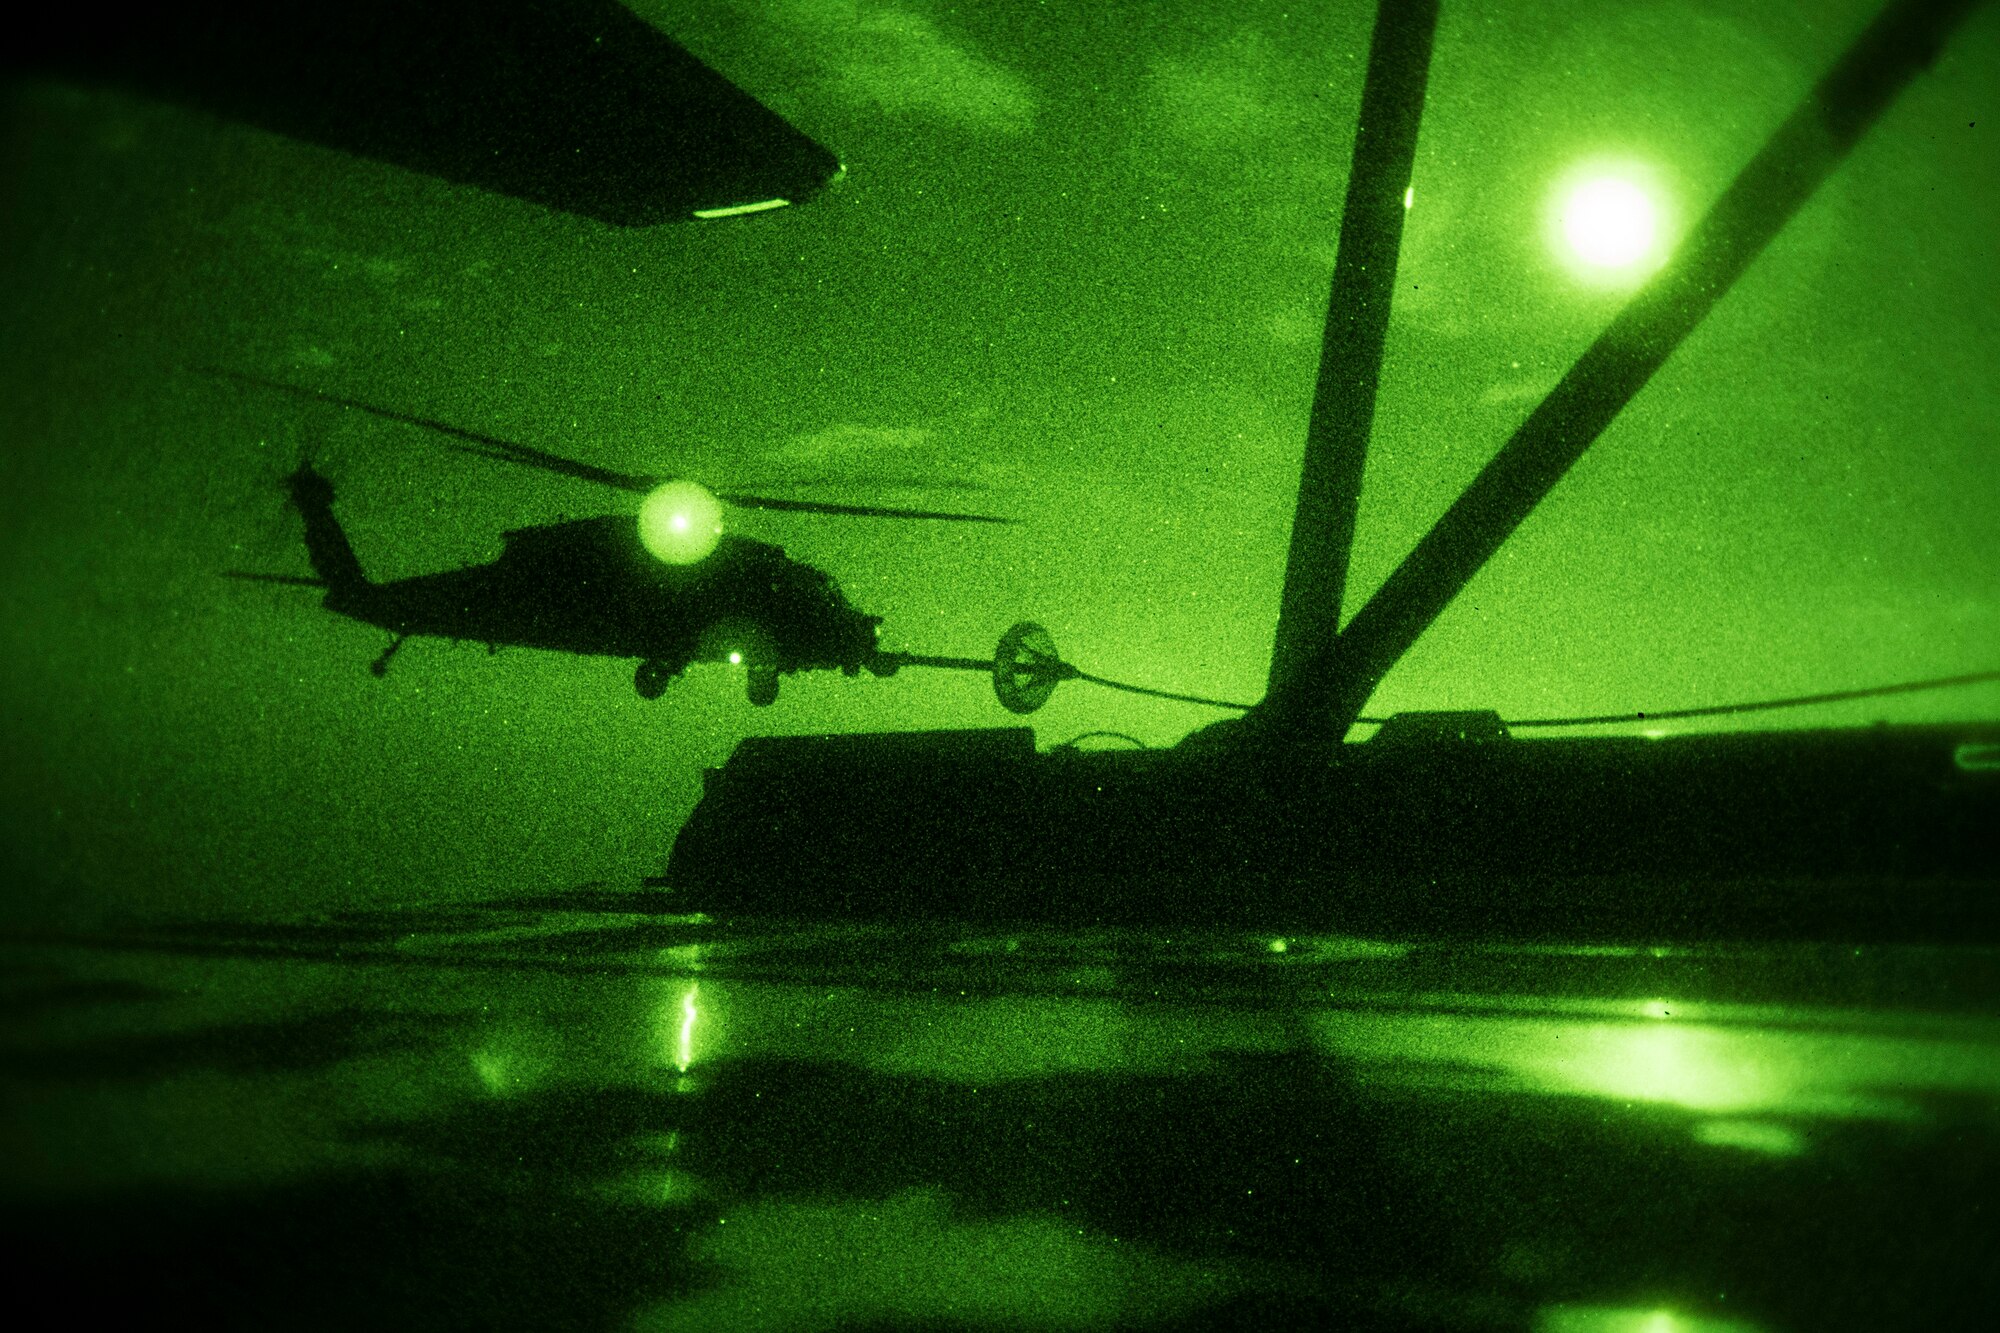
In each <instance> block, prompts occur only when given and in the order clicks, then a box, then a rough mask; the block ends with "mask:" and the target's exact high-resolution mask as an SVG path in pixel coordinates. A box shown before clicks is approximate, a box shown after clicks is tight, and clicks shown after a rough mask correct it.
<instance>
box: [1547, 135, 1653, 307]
mask: <svg viewBox="0 0 2000 1333" xmlns="http://www.w3.org/2000/svg"><path fill="white" fill-rule="evenodd" d="M1657 174H1658V173H1657V172H1656V171H1654V170H1653V169H1651V168H1649V167H1647V166H1645V165H1644V164H1643V163H1638V162H1630V161H1604V160H1599V161H1595V162H1586V163H1579V164H1578V165H1577V166H1576V167H1574V168H1573V169H1572V170H1570V171H1569V172H1567V173H1565V174H1564V175H1563V177H1562V178H1561V179H1560V180H1558V181H1557V182H1556V185H1555V189H1554V190H1553V191H1552V192H1551V194H1550V198H1549V211H1548V214H1547V218H1548V242H1549V245H1550V248H1552V249H1553V250H1554V251H1555V252H1556V254H1557V255H1558V256H1559V257H1560V258H1561V259H1562V261H1563V263H1564V264H1565V265H1567V266H1568V267H1569V269H1570V270H1571V271H1572V272H1573V273H1575V274H1576V276H1578V277H1579V278H1582V279H1584V280H1585V281H1588V282H1591V283H1594V284H1599V285H1610V286H1626V285H1630V284H1633V283H1637V282H1639V281H1642V280H1643V279H1645V278H1646V277H1648V276H1650V275H1651V274H1652V273H1653V272H1654V271H1655V270H1656V269H1658V268H1659V267H1660V265H1661V264H1662V263H1664V262H1665V261H1666V257H1667V250H1668V247H1669V245H1670V243H1671V242H1670V238H1669V236H1668V234H1667V233H1668V229H1669V228H1668V219H1667V216H1666V212H1667V210H1666V205H1665V203H1664V195H1663V193H1662V191H1661V190H1660V189H1659V186H1658V182H1657V179H1656V177H1657Z"/></svg>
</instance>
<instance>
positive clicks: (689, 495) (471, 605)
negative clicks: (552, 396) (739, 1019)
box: [204, 370, 1014, 707]
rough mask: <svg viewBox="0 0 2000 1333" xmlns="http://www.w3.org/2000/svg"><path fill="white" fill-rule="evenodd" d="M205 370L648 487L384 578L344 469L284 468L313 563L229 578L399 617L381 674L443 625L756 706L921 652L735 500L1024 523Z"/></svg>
mask: <svg viewBox="0 0 2000 1333" xmlns="http://www.w3.org/2000/svg"><path fill="white" fill-rule="evenodd" d="M204 373H208V374H213V375H218V376H221V377H224V378H229V379H234V380H238V381H241V382H244V383H248V384H253V385H257V386H260V387H264V388H268V389H274V390H277V391H280V392H284V393H289V394H293V395H296V396H299V397H304V398H310V399H313V400H316V401H320V402H329V403H335V404H338V405H341V406H344V407H351V408H358V409H360V410H362V411H364V412H368V413H370V414H372V415H375V416H378V417H382V418H385V419H388V420H392V421H399V422H404V423H407V424H411V425H417V426H421V427H424V428H425V429H428V430H432V431H436V432H438V433H441V434H444V435H447V436H450V437H453V438H454V440H456V441H457V443H454V444H453V445H451V446H450V447H452V448H455V449H458V450H460V451H461V452H466V453H472V454H476V455H479V456H482V457H487V458H493V459H497V460H500V461H503V462H508V463H514V464H517V465H520V466H524V467H532V468H536V469H538V470H541V471H544V472H550V473H554V474H556V475H559V476H567V477H576V478H580V479H582V480H586V481H592V482H596V483H598V484H600V485H604V486H609V487H612V488H614V489H618V490H623V491H628V492H633V493H636V494H641V495H644V496H645V497H646V500H645V502H644V504H643V505H642V507H641V510H640V513H639V515H638V516H637V518H636V520H635V519H634V517H633V516H631V515H627V514H608V515H600V516H597V517H592V518H582V519H573V520H568V521H564V522H558V523H550V524H542V525H539V526H534V527H524V528H515V529H512V530H510V531H507V532H504V533H502V534H501V540H502V543H503V546H502V549H501V553H500V555H499V556H498V557H497V558H496V559H494V560H492V561H489V562H488V563H485V564H480V565H470V566H465V567H462V568H458V569H449V570H442V571H439V572H436V573H430V574H419V575H415V576H413V577H409V578H402V579H393V580H387V581H380V582H378V581H376V580H373V579H370V578H369V577H368V576H367V574H366V573H365V572H364V570H363V568H362V565H361V561H360V559H359V557H358V556H357V555H356V554H355V551H354V547H353V545H352V544H351V543H350V542H349V540H348V537H347V534H346V532H345V530H344V529H343V528H342V527H341V525H340V521H339V520H338V519H337V518H336V517H335V516H334V513H333V499H334V487H333V482H332V481H331V480H330V479H329V478H327V477H326V476H325V475H324V474H322V473H321V472H320V471H318V469H316V468H315V467H314V466H312V464H311V463H309V462H302V463H300V465H299V466H298V468H297V469H296V470H294V471H293V472H292V474H291V475H290V477H288V478H287V480H286V485H287V489H288V492H289V498H290V501H291V504H292V506H293V507H294V508H295V509H297V510H298V512H299V514H300V516H301V517H302V518H303V520H304V524H305V545H306V555H307V558H308V559H309V561H310V562H311V564H312V569H313V574H312V577H310V578H307V577H304V576H299V575H289V574H265V573H250V572H241V571H227V574H228V577H231V578H237V579H247V580H252V581H256V582H266V583H280V584H289V585H293V586H304V587H317V588H324V589H325V590H326V597H325V600H324V602H323V605H324V606H325V608H326V609H327V610H329V611H332V612H334V613H335V614H337V615H342V616H346V617H348V618H349V619H352V620H358V621H361V622H362V623H364V624H368V625H374V626H377V627H379V628H381V629H384V630H387V631H388V632H389V634H390V635H391V638H390V641H389V646H388V647H387V648H385V649H384V650H383V651H382V653H381V655H380V656H378V657H377V658H376V659H375V660H374V662H373V663H371V664H370V670H371V671H373V672H374V674H375V675H376V676H378V677H380V676H384V675H386V674H387V673H388V669H389V663H390V661H391V660H392V659H393V658H394V657H395V655H396V653H397V652H398V650H400V649H401V648H402V646H403V644H404V642H405V641H407V640H408V639H411V638H415V637H423V636H429V637H435V638H443V639H452V640H458V641H463V642H474V643H484V644H486V645H487V648H488V651H490V652H497V651H498V650H499V649H500V648H501V647H502V646H508V647H526V648H541V649H548V650H551V651H555V652H564V653H573V654H578V655H584V656H603V657H624V658H636V659H637V660H638V665H637V667H636V669H635V670H634V672H633V677H632V684H633V688H634V689H635V690H637V691H638V693H639V695H640V697H641V698H645V699H657V698H659V697H660V696H661V695H662V694H664V693H665V692H666V689H667V687H668V686H669V685H670V684H672V683H673V681H674V680H675V679H676V678H677V677H679V676H680V675H681V674H682V673H683V672H685V671H686V670H687V668H688V667H689V666H691V665H693V664H694V663H697V662H717V663H728V664H730V665H734V666H741V667H743V668H744V670H745V679H746V692H747V695H748V697H749V700H750V702H751V703H752V704H755V705H757V706H759V707H764V706H768V705H770V704H772V703H774V702H776V701H777V698H778V682H779V678H780V677H781V676H784V675H786V674H789V673H792V672H799V671H827V670H838V671H840V672H842V673H844V674H846V675H848V676H856V675H859V674H860V673H861V672H862V671H863V670H864V669H865V670H868V671H870V672H871V674H874V675H877V676H888V675H892V674H894V673H895V672H896V671H897V670H898V669H899V668H900V667H901V666H902V665H904V664H905V663H906V662H908V661H911V660H922V659H913V658H911V657H910V656H909V655H907V654H893V653H885V652H883V651H882V649H881V648H880V646H879V642H878V633H879V629H880V626H881V624H882V617H881V616H877V615H870V614H868V613H866V612H864V611H862V610H861V609H859V608H858V607H856V606H855V605H854V604H853V603H851V602H850V601H848V600H847V598H846V596H845V594H843V593H842V591H841V589H840V587H839V585H838V584H837V583H835V582H834V579H833V576H832V575H830V574H828V573H826V572H825V571H824V570H821V569H818V568H815V567H814V566H812V565H809V564H807V563H805V562H804V561H801V560H795V559H793V558H791V557H789V556H787V555H786V554H785V552H784V550H783V548H781V547H778V546H773V545H771V544H769V543H767V542H761V541H757V540H754V539H752V538H749V537H743V536H739V535H737V534H735V533H727V532H724V531H723V530H722V523H721V513H722V507H723V506H724V505H725V504H726V505H734V506H737V507H741V508H753V509H775V510H790V511H794V512H802V513H813V514H827V515H837V516H843V517H857V518H891V519H913V520H933V521H942V522H958V523H996V524H1011V523H1013V522H1014V520H1012V519H1006V518H999V517H994V516H990V515H985V514H963V513H950V512H941V511H935V510H921V509H903V508H892V507H885V506H876V505H851V504H835V503H830V502H823V501H816V500H795V499H784V498H779V497H772V496H759V495H746V494H740V493H736V492H722V493H717V492H713V491H710V490H709V489H708V488H707V487H705V486H702V485H701V484H700V483H698V482H693V481H689V480H687V479H685V478H680V477H673V476H649V475H643V474H638V473H628V472H619V471H615V470H613V469H610V468H603V467H599V466H596V465H595V464H591V463H586V462H582V461H580V460H577V459H571V458H565V457H563V456H561V455H559V454H552V453H548V452H545V451H543V450H540V449H534V448H530V447H528V446H526V445H521V444H515V443H512V442H510V441H506V440H501V439H497V438H494V437H492V436H488V435H483V434H480V433H479V432H476V431H469V430H464V429H462V428H459V427H456V426H451V425H448V424H446V423H444V422H440V421H434V420H432V419H430V418H427V417H420V416H415V415H411V414H408V413H402V412H395V411H392V410H390V409H387V408H382V407H377V406H375V405H373V404H369V403H365V402H361V401H359V400H356V399H350V398H341V397H338V396H336V395H332V394H325V393H320V392H318V391H316V390H312V389H304V388H300V387H298V386H296V385H290V384H284V383H282V382H279V381H273V380H264V379H260V378H258V377H255V376H250V375H244V374H241V373H239V372H234V371H218V370H208V371H205V372H204Z"/></svg>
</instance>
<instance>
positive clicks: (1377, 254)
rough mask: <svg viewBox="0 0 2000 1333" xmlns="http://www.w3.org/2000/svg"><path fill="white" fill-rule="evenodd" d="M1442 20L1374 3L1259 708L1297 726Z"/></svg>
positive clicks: (1378, 369) (1337, 597)
mask: <svg viewBox="0 0 2000 1333" xmlns="http://www.w3.org/2000/svg"><path fill="white" fill-rule="evenodd" d="M1437 19H1438V0H1380V3H1379V4H1378V5H1377V6H1376V12H1375V31H1374V33H1373V35H1372V36H1371V38H1370V39H1369V47H1368V72H1367V74H1366V76H1365V77H1364V79H1363V81H1362V87H1361V110H1360V112H1359V114H1358V117H1357V120H1356V125H1355V131H1354V155H1353V165H1352V167H1351V168H1350V169H1349V171H1348V174H1347V197H1346V198H1345V200H1343V201H1342V204H1341V217H1340V244H1339V248H1338V250H1337V251H1336V252H1335V256H1334V265H1333V278H1332V281H1331V283H1330V284H1329V286H1328V289H1327V303H1326V326H1325V330H1324V332H1323V335H1322V338H1321V343H1320V355H1319V379H1318V382H1317V384H1316V385H1315V387H1314V390H1313V402H1312V414H1311V416H1310V417H1309V418H1308V420H1307V422H1306V448H1305V454H1304V457H1303V459H1302V460H1301V462H1300V465H1299V490H1298V501H1297V505H1296V507H1295V509H1294V512H1293V518H1292V537H1291V548H1290V550H1289V552H1288V553H1287V555H1286V557H1285V582H1284V586H1283V591H1282V593H1281V594H1280V597H1279V603H1278V627H1277V631H1276V634H1275V636H1274V638H1273V641H1272V644H1271V669H1270V673H1269V678H1268V686H1267V696H1268V697H1267V699H1266V703H1267V704H1268V708H1267V709H1266V711H1267V712H1271V713H1273V714H1282V715H1284V717H1285V718H1286V719H1287V721H1288V723H1290V724H1291V725H1292V726H1293V727H1294V728H1311V727H1320V728H1323V727H1325V726H1326V725H1327V721H1328V719H1329V718H1330V717H1331V715H1332V709H1331V707H1329V701H1328V699H1327V697H1326V695H1327V690H1326V679H1327V677H1326V673H1325V672H1324V671H1322V670H1318V669H1316V659H1317V658H1318V657H1319V656H1320V655H1321V654H1322V653H1324V652H1325V651H1326V650H1327V649H1328V648H1329V646H1330V645H1331V644H1332V643H1333V641H1334V636H1335V631H1336V630H1337V629H1338V628H1339V626H1340V602H1341V595H1342V592H1343V590H1344V589H1345V587H1346V585H1347V566H1348V559H1349V556H1350V554H1351V552H1352V549H1353V546H1354V525H1355V520H1356V517H1357V515H1358V514H1359V512H1360V507H1361V481H1362V476H1363V473H1364V472H1365V471H1366V469H1367V464H1368V437H1369V433H1370V431H1371V430H1372V429H1373V425H1374V420H1375V397H1376V387H1377V385H1378V384H1379V383H1380V381H1381V378H1382V352H1383V348H1384V346H1385V345H1386V343H1387V341H1388V334H1389V306H1390V300H1391V298H1392V297H1393V296H1394V295H1395V291H1396V261H1397V257H1398V252H1399V251H1400V250H1401V248H1402V243H1403V220H1404V217H1405V215H1406V214H1407V212H1408V210H1409V206H1410V199H1411V195H1410V194H1409V193H1408V191H1409V190H1410V189H1411V188H1412V187H1411V184H1410V181H1411V177H1412V173H1413V172H1414V170H1415V163H1416V155H1417V134H1418V130H1419V128H1420V126H1421V124H1422V122H1423V115H1424V90H1425V87H1426V85H1427V84H1428V82H1429V79H1430V65H1431V46H1432V42H1433V39H1434V37H1435V35H1436V30H1437Z"/></svg>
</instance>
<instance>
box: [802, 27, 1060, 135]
mask: <svg viewBox="0 0 2000 1333" xmlns="http://www.w3.org/2000/svg"><path fill="white" fill-rule="evenodd" d="M766 16H767V17H769V18H770V19H772V20H773V21H775V22H777V23H778V24H779V25H781V26H782V27H784V28H785V29H786V30H787V34H788V37H789V39H790V45H791V47H792V50H793V52H794V53H795V54H796V55H798V56H800V57H802V58H804V59H805V60H806V61H808V62H809V63H810V64H812V65H814V66H817V67H818V69H819V70H820V72H821V74H822V76H823V80H824V82H823V90H824V91H825V92H826V93H828V94H829V95H831V96H832V97H834V98H836V99H838V100H840V101H842V102H846V103H848V104H850V105H854V106H860V107H863V108H876V109H880V110H882V111H884V112H887V113H889V114H891V115H907V116H919V117H926V118H929V119H933V120H941V121H945V122H948V123H951V124H956V125H959V126H962V127H964V128H967V129H974V130H982V131H987V132H991V133H998V134H1009V135H1013V134H1022V133H1025V132H1026V131H1027V130H1029V129H1030V128H1032V127H1033V125H1034V120H1035V97H1034V94H1033V92H1032V91H1031V90H1030V88H1029V86H1028V84H1027V82H1026V81H1025V80H1023V79H1022V78H1021V77H1020V76H1019V75H1017V74H1015V73H1014V72H1013V71H1011V70H1009V69H1006V68H1004V67H1002V66H1000V65H997V64H994V63H993V62H992V61H990V60H985V59H982V58H981V57H979V56H977V55H975V54H973V53H972V52H971V51H969V50H967V49H965V47H963V46H962V45H960V44H958V43H956V42H954V41H953V40H952V38H951V37H950V36H949V35H948V34H946V33H945V32H944V31H943V30H941V29H940V28H939V27H938V25H937V23H936V22H934V21H933V20H932V19H931V18H930V17H929V16H928V15H926V14H922V13H919V12H917V11H916V10H914V9H911V8H908V7H905V6H902V5H897V4H890V3H871V2H869V0H784V3H781V4H777V5H774V6H772V7H771V9H770V10H768V11H766Z"/></svg>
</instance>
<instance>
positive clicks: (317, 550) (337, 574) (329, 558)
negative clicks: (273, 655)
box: [287, 463, 373, 602]
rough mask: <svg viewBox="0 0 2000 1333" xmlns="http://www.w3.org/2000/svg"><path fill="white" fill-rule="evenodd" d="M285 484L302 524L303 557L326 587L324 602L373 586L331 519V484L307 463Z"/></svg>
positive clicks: (341, 531) (336, 524)
mask: <svg viewBox="0 0 2000 1333" xmlns="http://www.w3.org/2000/svg"><path fill="white" fill-rule="evenodd" d="M287 484H288V485H289V487H290V488H291V496H292V505H293V507H294V508H296V509H297V510H298V511H299V516H300V517H301V518H303V519H304V520H305V525H306V557H307V559H309V560H311V561H312V567H313V573H314V574H315V575H317V576H318V578H319V581H320V582H321V583H322V584H324V585H325V587H326V594H327V600H328V601H329V602H333V601H338V600H340V599H342V598H343V597H350V596H352V595H354V594H357V593H359V592H361V591H362V590H364V589H366V588H369V587H371V586H373V585H371V584H370V583H369V581H368V576H367V575H366V574H364V573H363V572H362V570H361V561H360V559H359V558H358V557H357V556H356V555H355V554H354V547H353V545H352V544H351V543H349V541H348V540H347V533H346V532H345V531H344V530H343V529H342V528H341V526H340V520H339V519H337V518H335V517H334V516H333V483H332V482H330V481H328V480H327V479H326V478H325V477H324V476H323V475H321V474H320V473H319V472H318V471H317V470H315V469H314V468H313V466H312V465H311V464H310V463H301V464H299V466H298V470H297V471H295V472H293V473H292V475H291V476H290V477H289V478H288V479H287Z"/></svg>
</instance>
